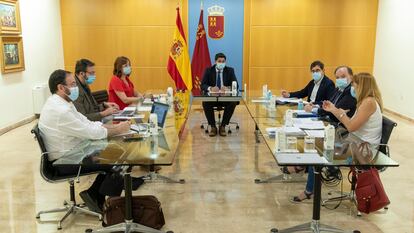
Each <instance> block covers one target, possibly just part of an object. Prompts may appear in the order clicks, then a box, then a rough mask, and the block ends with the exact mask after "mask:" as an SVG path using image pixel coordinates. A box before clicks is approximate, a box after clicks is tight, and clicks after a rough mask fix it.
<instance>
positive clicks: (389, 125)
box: [322, 116, 397, 216]
mask: <svg viewBox="0 0 414 233" xmlns="http://www.w3.org/2000/svg"><path fill="white" fill-rule="evenodd" d="M396 126H397V123H395V122H394V121H392V120H391V119H389V118H388V117H386V116H383V117H382V134H381V142H380V144H379V145H378V150H379V151H380V152H382V153H383V154H385V155H387V156H388V157H390V156H391V155H390V150H389V146H388V141H389V140H390V137H391V133H392V131H393V130H394V128H395V127H396ZM376 168H377V169H378V170H379V171H380V172H383V171H385V170H386V167H381V166H376ZM350 172H351V173H352V176H351V191H350V192H349V193H347V194H344V195H341V196H339V197H333V198H329V199H326V200H324V201H323V202H322V206H324V205H325V204H326V203H328V202H336V201H343V200H350V201H351V202H353V203H354V204H357V203H356V199H355V188H356V182H357V176H356V173H357V172H353V171H352V170H351V171H350ZM384 209H388V206H386V207H384ZM357 216H361V213H360V212H358V213H357Z"/></svg>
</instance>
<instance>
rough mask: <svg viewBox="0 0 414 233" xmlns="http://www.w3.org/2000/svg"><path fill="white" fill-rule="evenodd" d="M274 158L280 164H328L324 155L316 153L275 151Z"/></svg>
mask: <svg viewBox="0 0 414 233" xmlns="http://www.w3.org/2000/svg"><path fill="white" fill-rule="evenodd" d="M276 160H277V163H278V164H280V165H314V164H329V162H328V160H326V159H325V157H323V156H319V154H316V153H277V154H276Z"/></svg>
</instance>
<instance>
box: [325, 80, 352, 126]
mask: <svg viewBox="0 0 414 233" xmlns="http://www.w3.org/2000/svg"><path fill="white" fill-rule="evenodd" d="M329 101H331V102H332V103H333V104H335V107H337V108H342V109H344V110H349V112H348V113H347V114H346V115H347V116H348V117H352V116H353V115H354V113H355V110H356V104H357V103H356V99H355V98H354V97H352V95H351V84H349V85H348V86H347V87H346V88H345V89H344V91H340V90H339V89H338V88H336V89H335V92H334V93H333V95H332V96H331V98H330V99H329ZM318 115H320V116H329V118H330V120H332V121H335V122H339V120H338V119H336V117H335V116H334V115H333V114H332V113H330V112H327V111H325V110H323V109H322V106H321V108H319V109H318Z"/></svg>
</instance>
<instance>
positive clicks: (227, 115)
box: [203, 102, 238, 127]
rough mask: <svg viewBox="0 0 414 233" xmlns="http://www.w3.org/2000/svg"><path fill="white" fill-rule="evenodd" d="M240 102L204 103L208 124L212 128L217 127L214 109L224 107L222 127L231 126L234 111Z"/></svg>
mask: <svg viewBox="0 0 414 233" xmlns="http://www.w3.org/2000/svg"><path fill="white" fill-rule="evenodd" d="M237 103H238V102H203V109H204V114H205V115H206V118H207V121H208V124H209V125H210V126H211V127H216V119H215V117H214V107H223V108H224V114H223V119H222V121H221V126H226V125H228V124H229V122H230V119H231V116H233V112H234V109H235V108H236V105H237Z"/></svg>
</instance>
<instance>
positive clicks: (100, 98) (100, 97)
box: [92, 90, 108, 104]
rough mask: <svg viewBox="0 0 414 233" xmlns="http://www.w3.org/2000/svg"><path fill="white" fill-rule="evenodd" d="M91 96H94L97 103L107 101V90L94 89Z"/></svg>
mask: <svg viewBox="0 0 414 233" xmlns="http://www.w3.org/2000/svg"><path fill="white" fill-rule="evenodd" d="M92 96H93V97H94V98H95V100H96V102H98V104H102V103H103V102H108V92H107V91H106V90H100V91H94V92H92Z"/></svg>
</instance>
